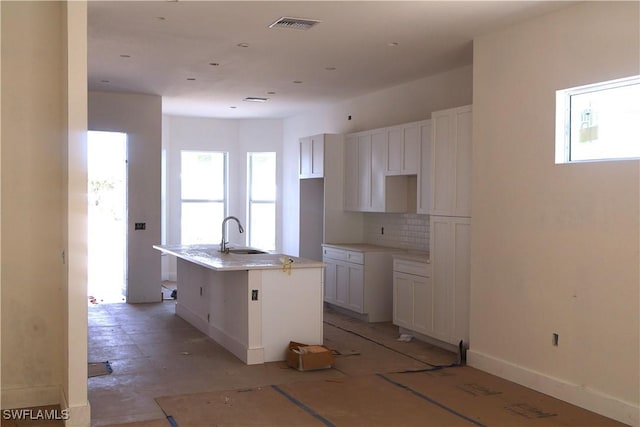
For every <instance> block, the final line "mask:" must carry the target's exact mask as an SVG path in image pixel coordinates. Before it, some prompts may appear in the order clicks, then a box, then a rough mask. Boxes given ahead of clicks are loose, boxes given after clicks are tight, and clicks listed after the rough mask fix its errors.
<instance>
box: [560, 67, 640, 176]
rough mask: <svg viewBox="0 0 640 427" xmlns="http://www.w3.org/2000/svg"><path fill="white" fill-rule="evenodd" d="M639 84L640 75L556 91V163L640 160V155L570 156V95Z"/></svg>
mask: <svg viewBox="0 0 640 427" xmlns="http://www.w3.org/2000/svg"><path fill="white" fill-rule="evenodd" d="M635 85H640V75H636V76H630V77H625V78H621V79H616V80H609V81H604V82H599V83H593V84H588V85H583V86H577V87H573V88H569V89H563V90H558V91H556V155H555V163H556V164H572V163H591V162H608V161H621V160H640V156H633V157H632V156H623V157H614V156H612V157H599V158H593V159H572V158H571V146H572V143H573V142H572V141H571V130H572V126H571V125H572V123H571V97H572V96H576V95H584V94H588V93H594V92H599V91H604V90H610V89H616V88H620V87H624V86H635Z"/></svg>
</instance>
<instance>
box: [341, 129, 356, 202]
mask: <svg viewBox="0 0 640 427" xmlns="http://www.w3.org/2000/svg"><path fill="white" fill-rule="evenodd" d="M344 166H345V169H344V209H345V210H347V211H357V210H358V209H359V205H358V193H359V191H358V183H359V175H360V174H359V172H358V138H357V136H355V135H349V136H347V137H346V138H345V145H344Z"/></svg>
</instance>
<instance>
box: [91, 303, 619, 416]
mask: <svg viewBox="0 0 640 427" xmlns="http://www.w3.org/2000/svg"><path fill="white" fill-rule="evenodd" d="M174 310H175V302H174V301H165V302H163V303H155V304H135V305H133V304H99V305H92V306H90V307H89V362H102V361H107V360H108V361H109V362H110V363H111V366H112V367H113V373H112V374H110V375H104V376H98V377H93V378H89V380H88V381H89V400H90V403H91V417H92V425H93V426H109V425H120V424H126V423H132V422H136V423H134V424H132V425H131V426H139V427H143V426H144V427H152V426H168V425H170V424H169V423H168V421H167V418H166V415H167V414H165V413H164V412H163V411H162V409H161V408H160V406H159V405H158V403H156V400H155V398H160V397H163V396H166V397H170V396H180V395H186V394H191V393H204V392H219V391H229V390H237V389H243V388H252V387H254V388H255V387H266V386H271V385H282V386H283V387H295V384H299V383H300V382H306V381H318V383H317V384H325V385H327V384H329V385H330V384H337V383H344V384H347V383H349V382H350V381H351V382H352V381H353V380H358V378H364V377H365V376H372V375H374V374H377V373H385V375H386V374H387V373H391V375H393V373H394V372H395V373H397V372H402V371H405V370H412V371H413V370H421V369H426V368H429V367H430V366H433V365H449V364H451V363H454V362H456V361H457V355H456V354H453V353H450V352H447V351H444V350H442V349H439V348H437V347H434V346H431V345H429V344H426V343H423V342H420V341H416V340H414V341H412V342H409V343H405V342H399V341H397V337H398V329H397V327H394V326H393V325H391V324H389V323H382V324H366V323H363V322H360V321H356V320H354V319H352V318H350V317H347V316H344V315H342V314H340V313H336V312H334V311H332V310H327V311H325V324H324V336H325V341H324V344H325V345H327V346H328V347H330V348H332V349H334V350H337V351H338V353H339V354H340V355H338V356H336V361H335V364H334V368H333V369H328V370H321V371H311V372H298V371H296V370H294V369H291V368H288V367H287V366H286V364H285V363H284V362H274V363H267V364H264V365H253V366H247V365H245V364H244V363H243V362H241V361H240V360H239V359H237V358H236V357H235V356H233V355H232V354H231V353H229V352H228V351H226V350H225V349H223V348H222V347H220V346H219V345H218V344H216V343H215V342H213V341H212V340H210V339H208V338H207V337H206V336H204V335H203V334H202V333H200V332H199V331H198V330H196V329H195V328H193V327H192V326H191V325H189V324H188V323H187V322H185V321H184V320H182V319H180V318H179V317H177V316H176V315H175V314H174ZM313 344H315V343H313ZM453 369H456V372H460V375H469V373H470V374H471V375H472V376H473V375H475V374H474V372H473V371H475V372H477V373H479V374H482V375H485V376H486V375H488V374H484V373H480V371H476V370H472V368H468V369H469V370H472V371H465V370H464V369H460V368H453ZM464 372H469V373H466V374H465V373H464ZM410 375H415V374H410ZM493 378H496V377H493ZM496 379H497V378H496ZM497 380H499V379H497ZM463 381H466V380H464V379H463ZM471 381H476V380H472V379H470V380H468V382H471ZM500 381H504V380H500ZM505 383H507V382H505ZM509 384H512V383H509ZM504 386H505V387H506V386H507V385H506V384H504ZM513 386H515V385H513ZM517 387H519V389H518V391H517V393H521V392H524V393H529V394H527V396H529V395H530V396H533V397H535V398H536V399H539V398H540V397H539V396H537V397H536V396H535V393H536V392H534V391H532V390H528V389H524V387H520V386H517ZM458 388H460V387H458ZM520 389H524V391H523V390H520ZM458 391H459V390H458ZM467 391H468V390H467ZM517 393H516V392H513V393H512V394H517ZM464 395H468V393H463V396H462V397H463V398H464ZM538 395H540V394H539V393H538ZM540 396H543V397H544V398H546V399H551V398H549V397H547V396H544V395H540ZM527 398H528V397H527ZM458 400H459V399H458ZM553 400H554V401H556V402H560V401H557V400H556V399H553ZM546 402H547V404H549V405H551V404H555V403H553V402H549V401H546ZM560 404H562V405H564V406H563V407H562V408H561V410H559V411H558V412H562V411H566V410H568V411H569V412H570V413H571V416H574V415H575V414H574V412H575V410H579V411H582V412H586V413H587V412H588V411H583V410H580V409H579V408H575V407H573V408H575V409H573V408H568V409H567V406H571V405H568V404H564V402H560ZM502 409H503V408H500V407H499V408H498V410H502ZM345 410H346V411H349V408H344V409H342V411H343V412H344V411H345ZM194 411H195V412H197V411H198V408H197V407H194V408H192V410H189V409H188V408H187V413H189V412H191V413H194ZM561 415H562V414H561ZM592 415H593V416H595V418H590V417H591V416H592ZM489 416H491V415H489ZM579 416H580V417H583V416H586V417H587V418H582V423H581V425H586V424H584V421H585V420H589V423H588V424H589V425H596V424H598V425H615V424H616V423H609V421H611V420H607V419H602V418H603V417H599V416H597V415H595V414H591V413H587V414H586V415H585V414H583V413H580V414H579ZM598 417H599V418H598ZM592 419H593V420H597V421H598V422H597V423H594V424H590V422H591V420H592ZM534 421H535V420H534ZM538 421H539V420H538ZM556 421H557V422H560V421H562V422H561V423H556ZM548 422H551V424H549V423H548ZM602 423H604V424H602ZM374 424H375V423H374ZM487 425H498V424H495V423H493V424H487ZM523 425H524V424H523ZM527 425H529V424H527ZM532 425H534V424H532ZM535 425H578V424H572V423H571V422H570V421H569V420H568V419H563V418H562V417H557V418H553V419H547V423H546V424H535ZM180 427H184V426H183V425H181V426H180Z"/></svg>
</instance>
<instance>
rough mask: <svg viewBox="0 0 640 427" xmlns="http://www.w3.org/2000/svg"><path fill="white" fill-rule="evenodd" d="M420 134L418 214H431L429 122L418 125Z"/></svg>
mask: <svg viewBox="0 0 640 427" xmlns="http://www.w3.org/2000/svg"><path fill="white" fill-rule="evenodd" d="M418 130H419V133H420V173H419V174H418V206H417V211H418V213H419V214H429V213H431V186H432V177H431V120H425V121H423V122H420V123H419V124H418Z"/></svg>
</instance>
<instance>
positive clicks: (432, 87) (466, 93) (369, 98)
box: [283, 66, 472, 255]
mask: <svg viewBox="0 0 640 427" xmlns="http://www.w3.org/2000/svg"><path fill="white" fill-rule="evenodd" d="M471 94H472V67H471V66H466V67H462V68H459V69H456V70H453V71H449V72H446V73H442V74H438V75H435V76H431V77H426V78H424V79H420V80H416V81H414V82H410V83H407V84H403V85H399V86H394V87H391V88H388V89H384V90H381V91H378V92H374V93H371V94H367V95H365V96H361V97H358V98H354V99H351V100H349V101H345V102H342V103H340V104H336V105H332V106H330V107H327V108H324V109H320V110H316V111H311V112H308V113H304V114H300V115H298V116H294V117H291V118H288V119H285V120H284V169H283V173H284V176H283V182H284V200H285V206H284V212H283V214H284V222H285V223H286V224H288V227H285V229H284V230H283V250H284V252H286V253H290V254H293V255H295V254H297V253H298V244H299V234H298V223H299V206H298V199H299V191H300V189H299V182H298V181H299V180H298V140H299V138H301V137H305V136H310V135H317V134H321V133H350V132H357V131H362V130H368V129H376V128H381V127H385V126H391V125H396V124H401V123H408V122H412V121H418V120H422V119H427V118H429V117H431V112H432V111H437V110H441V109H445V108H450V107H457V106H460V105H467V104H470V103H471ZM349 115H351V120H348V116H349ZM325 161H327V160H325ZM329 161H331V160H330V159H329ZM363 232H364V231H363V225H362V224H361V225H360V229H359V230H358V233H357V235H354V237H355V238H357V239H358V240H359V241H362V240H363V238H364V235H363Z"/></svg>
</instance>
